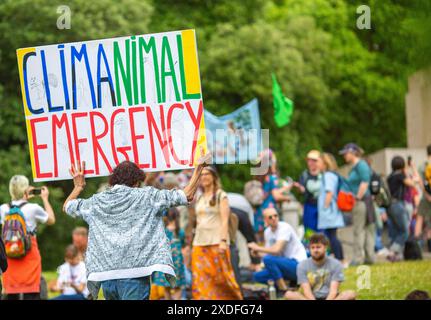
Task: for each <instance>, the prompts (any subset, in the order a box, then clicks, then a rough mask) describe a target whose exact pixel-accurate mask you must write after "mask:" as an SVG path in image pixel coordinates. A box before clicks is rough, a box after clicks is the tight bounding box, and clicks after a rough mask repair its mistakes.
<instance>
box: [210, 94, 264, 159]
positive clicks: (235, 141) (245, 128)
mask: <svg viewBox="0 0 431 320" xmlns="http://www.w3.org/2000/svg"><path fill="white" fill-rule="evenodd" d="M205 127H206V129H207V143H208V148H209V149H210V150H211V151H212V153H213V161H214V162H215V163H217V164H222V163H247V161H253V160H256V158H257V157H258V155H259V153H260V152H261V151H262V137H261V131H260V129H261V128H260V116H259V104H258V101H257V99H253V100H252V101H250V102H249V103H247V104H246V105H244V106H242V107H240V108H239V109H237V110H235V111H234V112H232V113H229V114H226V115H224V116H221V117H217V116H215V115H213V114H212V113H210V112H209V111H207V110H205Z"/></svg>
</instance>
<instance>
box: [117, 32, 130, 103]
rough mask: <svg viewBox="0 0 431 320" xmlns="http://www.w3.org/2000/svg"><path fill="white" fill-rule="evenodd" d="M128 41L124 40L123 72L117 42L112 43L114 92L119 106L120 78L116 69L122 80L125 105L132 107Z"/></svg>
mask: <svg viewBox="0 0 431 320" xmlns="http://www.w3.org/2000/svg"><path fill="white" fill-rule="evenodd" d="M129 42H130V41H129V40H126V70H124V65H123V61H122V60H121V55H120V48H119V47H118V42H117V41H115V42H114V65H115V80H116V81H115V84H116V87H115V90H116V91H117V101H118V105H119V106H121V105H122V102H121V90H120V78H119V73H118V69H119V68H120V71H121V78H122V79H123V85H124V89H125V90H126V95H127V103H128V104H129V106H130V105H132V85H131V78H130V49H129Z"/></svg>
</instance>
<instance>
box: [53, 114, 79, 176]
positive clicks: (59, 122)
mask: <svg viewBox="0 0 431 320" xmlns="http://www.w3.org/2000/svg"><path fill="white" fill-rule="evenodd" d="M63 125H66V136H67V146H68V147H69V156H70V163H71V164H73V165H74V164H75V160H74V157H73V148H72V137H71V136H70V127H69V122H68V121H67V114H66V113H63V115H62V116H61V119H60V120H58V117H57V115H56V114H53V115H52V141H53V142H52V145H53V148H54V177H55V178H56V177H58V161H57V130H56V128H58V129H61V127H62V126H63Z"/></svg>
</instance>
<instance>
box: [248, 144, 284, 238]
mask: <svg viewBox="0 0 431 320" xmlns="http://www.w3.org/2000/svg"><path fill="white" fill-rule="evenodd" d="M276 159H277V158H276V156H275V154H274V152H273V151H272V150H271V149H267V150H265V151H263V152H262V154H261V155H260V163H259V164H258V166H261V165H262V164H268V171H267V173H266V174H264V175H258V176H255V179H256V180H258V181H260V182H261V183H262V188H263V202H262V204H261V205H260V206H258V207H257V208H256V212H255V215H254V229H255V232H256V234H257V241H258V242H262V241H263V232H264V229H265V223H264V218H263V211H264V210H265V209H267V208H277V202H282V201H289V200H290V198H289V196H287V195H285V194H284V193H285V192H289V191H290V189H291V187H292V186H286V187H283V188H279V179H278V176H277V174H276V173H277V160H276Z"/></svg>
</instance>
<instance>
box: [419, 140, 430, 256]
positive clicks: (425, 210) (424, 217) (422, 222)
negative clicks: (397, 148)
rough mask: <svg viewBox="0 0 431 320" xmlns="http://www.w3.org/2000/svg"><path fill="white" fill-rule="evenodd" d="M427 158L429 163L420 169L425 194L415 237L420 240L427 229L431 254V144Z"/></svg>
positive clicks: (420, 206)
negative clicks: (423, 231)
mask: <svg viewBox="0 0 431 320" xmlns="http://www.w3.org/2000/svg"><path fill="white" fill-rule="evenodd" d="M427 157H428V159H427V161H425V163H424V164H423V165H422V166H420V168H419V174H420V177H421V179H422V183H421V185H422V191H423V194H422V199H421V201H420V203H419V207H418V212H417V220H416V227H415V236H416V237H417V238H419V237H420V235H421V234H422V230H423V229H424V228H425V229H427V232H426V235H425V239H426V241H427V246H428V251H429V252H431V144H430V145H428V146H427Z"/></svg>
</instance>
